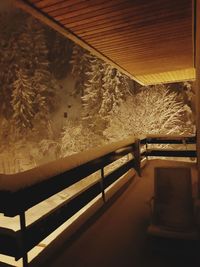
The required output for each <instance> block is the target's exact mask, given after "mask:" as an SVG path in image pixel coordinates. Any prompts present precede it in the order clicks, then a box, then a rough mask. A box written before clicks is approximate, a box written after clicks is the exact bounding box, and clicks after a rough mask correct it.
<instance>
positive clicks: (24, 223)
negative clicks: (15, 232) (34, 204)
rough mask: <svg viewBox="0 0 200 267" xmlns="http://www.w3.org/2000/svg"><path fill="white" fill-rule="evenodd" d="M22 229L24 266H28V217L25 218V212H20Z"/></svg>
mask: <svg viewBox="0 0 200 267" xmlns="http://www.w3.org/2000/svg"><path fill="white" fill-rule="evenodd" d="M19 218H20V229H21V237H22V249H23V257H22V260H23V267H28V255H27V252H26V251H25V244H26V242H25V236H26V235H25V234H26V218H25V212H22V213H20V215H19Z"/></svg>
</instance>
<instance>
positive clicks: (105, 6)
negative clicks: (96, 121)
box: [24, 0, 194, 82]
mask: <svg viewBox="0 0 200 267" xmlns="http://www.w3.org/2000/svg"><path fill="white" fill-rule="evenodd" d="M24 2H26V3H31V5H33V6H34V7H35V8H37V9H38V10H39V11H42V12H43V13H45V14H46V15H48V16H49V17H50V18H51V19H52V20H54V21H56V22H58V23H59V24H60V25H61V26H63V27H65V28H66V29H67V30H69V31H70V32H72V33H73V34H74V35H76V36H78V37H79V38H80V39H81V40H82V41H83V42H85V43H86V44H88V45H89V46H90V47H92V48H93V49H95V50H97V51H98V52H100V53H101V54H103V55H104V56H105V57H106V58H108V59H109V60H110V61H112V62H114V63H116V64H117V65H119V66H120V67H121V68H122V69H125V70H126V71H127V72H128V73H130V74H131V75H133V77H142V76H146V78H145V80H146V81H147V80H148V77H150V76H149V75H152V74H156V76H155V77H158V75H159V73H168V72H173V74H172V75H168V76H167V75H166V74H165V75H164V76H163V74H162V75H161V76H162V77H160V78H159V79H160V80H163V81H164V80H165V79H164V77H166V79H167V80H169V78H170V77H171V79H172V80H171V81H172V82H173V81H174V80H173V79H175V78H176V79H178V80H181V77H182V76H183V72H184V70H186V71H185V72H187V74H188V79H194V73H193V71H188V69H192V68H193V67H194V64H193V61H194V59H193V54H194V53H193V21H192V20H193V18H192V13H193V10H192V1H191V0H173V1H169V0H154V1H149V0H134V1H130V0H115V1H107V0H65V1H64V0H24ZM174 73H176V75H174ZM179 74H180V76H179ZM190 74H191V76H190ZM143 80H144V79H143ZM150 80H151V81H149V82H152V76H151V79H150ZM155 82H157V79H156V81H155Z"/></svg>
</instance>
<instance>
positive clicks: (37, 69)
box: [27, 17, 57, 125]
mask: <svg viewBox="0 0 200 267" xmlns="http://www.w3.org/2000/svg"><path fill="white" fill-rule="evenodd" d="M27 29H28V30H29V32H30V33H31V39H32V42H33V45H34V61H33V62H34V74H33V77H32V86H33V89H34V91H35V95H36V97H35V103H34V104H35V105H34V111H35V113H36V123H37V124H43V125H45V124H46V121H47V120H48V119H49V114H50V112H52V111H53V110H54V109H55V106H56V99H57V98H56V91H57V84H56V82H55V78H54V77H53V75H52V74H51V72H50V66H49V60H48V52H49V51H48V48H47V44H46V36H45V27H44V26H43V25H42V24H40V23H39V22H38V21H36V20H35V19H33V18H32V17H30V18H29V19H28V20H27Z"/></svg>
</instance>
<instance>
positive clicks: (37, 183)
mask: <svg viewBox="0 0 200 267" xmlns="http://www.w3.org/2000/svg"><path fill="white" fill-rule="evenodd" d="M129 153H132V154H133V156H134V157H133V158H132V159H131V160H128V161H127V162H125V163H124V164H123V165H121V166H120V167H118V168H117V169H115V170H113V171H112V172H111V173H109V174H108V175H105V176H104V167H106V166H107V165H109V164H111V163H113V162H115V161H116V160H117V159H120V158H122V157H123V156H125V155H128V154H129ZM140 160H141V158H140V141H139V140H138V139H134V138H128V139H126V140H124V141H120V142H117V143H113V144H108V145H106V146H104V147H102V148H96V149H91V150H88V151H85V152H81V153H78V154H75V155H72V156H69V157H66V158H64V159H59V160H57V161H55V162H51V163H49V164H46V165H43V166H39V167H37V168H34V169H31V170H29V171H25V172H22V173H17V174H12V175H3V174H0V212H1V213H3V214H4V215H5V216H8V217H14V216H16V215H19V216H20V230H18V231H14V230H11V229H7V228H0V253H1V254H5V255H8V256H12V257H14V258H15V260H18V259H20V258H23V266H27V265H28V259H27V253H28V251H29V250H31V249H32V248H33V247H35V246H36V245H37V244H38V243H39V242H41V241H42V240H43V239H44V238H46V237H47V236H48V235H49V234H51V233H52V232H53V231H54V230H56V229H57V228H58V227H59V226H61V225H62V224H63V223H64V222H65V221H66V220H67V219H69V218H70V217H72V216H73V215H74V214H75V213H76V212H78V211H79V210H80V209H81V208H83V207H84V206H85V205H87V204H88V203H89V202H90V201H91V200H93V199H94V198H95V197H96V196H98V195H100V194H101V195H102V198H103V200H104V201H105V193H104V190H105V189H106V188H108V186H110V185H111V184H112V183H114V182H115V181H116V180H117V179H119V178H120V177H121V176H123V175H124V174H125V173H126V172H127V171H129V170H130V169H133V168H134V169H135V170H136V171H137V172H138V173H139V175H140ZM97 170H101V177H100V179H99V180H97V181H95V182H93V183H92V184H91V185H89V186H88V187H86V188H85V189H84V190H82V191H81V192H79V193H78V194H77V193H76V194H75V195H74V196H73V197H72V198H70V199H68V200H66V201H64V202H63V203H61V204H60V205H58V206H57V207H56V208H54V209H53V210H51V211H50V212H48V213H46V214H45V215H44V216H42V217H40V218H39V219H37V220H36V221H34V222H33V223H32V224H30V225H28V226H26V217H25V212H26V211H27V210H28V209H30V208H32V207H33V206H35V205H37V204H39V203H40V202H42V201H44V200H46V199H47V198H49V197H51V196H53V195H55V194H57V193H58V192H60V191H62V190H63V189H65V188H68V187H69V186H71V185H73V184H75V183H76V182H78V181H80V180H82V179H83V178H85V177H87V176H89V175H90V174H92V173H94V172H96V171H97Z"/></svg>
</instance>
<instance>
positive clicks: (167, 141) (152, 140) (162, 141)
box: [147, 139, 196, 144]
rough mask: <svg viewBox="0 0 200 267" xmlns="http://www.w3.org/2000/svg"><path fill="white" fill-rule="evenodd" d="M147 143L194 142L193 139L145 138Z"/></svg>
mask: <svg viewBox="0 0 200 267" xmlns="http://www.w3.org/2000/svg"><path fill="white" fill-rule="evenodd" d="M147 144H196V142H195V141H193V140H185V139H181V140H169V139H150V140H149V139H147Z"/></svg>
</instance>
